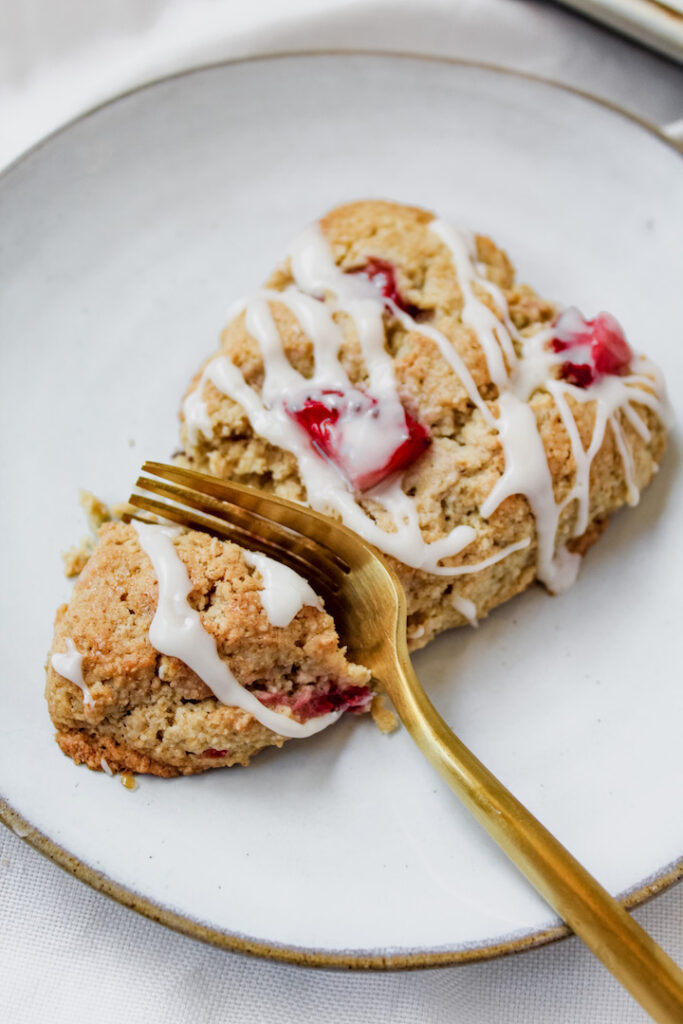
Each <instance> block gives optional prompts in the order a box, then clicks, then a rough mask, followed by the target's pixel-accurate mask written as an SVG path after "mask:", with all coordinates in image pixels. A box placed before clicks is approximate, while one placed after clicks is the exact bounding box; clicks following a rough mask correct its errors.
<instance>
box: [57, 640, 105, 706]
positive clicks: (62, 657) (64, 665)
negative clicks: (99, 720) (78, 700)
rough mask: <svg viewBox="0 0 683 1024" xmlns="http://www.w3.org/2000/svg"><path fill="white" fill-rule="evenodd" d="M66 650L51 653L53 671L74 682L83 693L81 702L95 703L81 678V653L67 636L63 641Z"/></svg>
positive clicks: (90, 704) (91, 704)
mask: <svg viewBox="0 0 683 1024" xmlns="http://www.w3.org/2000/svg"><path fill="white" fill-rule="evenodd" d="M64 643H65V644H66V651H63V652H62V653H61V654H60V653H56V654H53V655H52V659H51V664H52V667H53V669H54V670H55V672H59V674H60V676H64V678H65V679H68V680H69V682H71V683H75V684H76V686H78V687H80V689H81V692H82V693H83V703H84V704H85V705H86V707H92V706H93V705H94V703H95V701H94V700H93V696H92V694H91V692H90V690H89V689H88V686H87V684H86V682H85V680H84V679H83V655H82V654H79V652H78V651H77V650H76V645H75V643H74V642H73V640H71V639H70V638H69V637H67V638H66V639H65V641H64Z"/></svg>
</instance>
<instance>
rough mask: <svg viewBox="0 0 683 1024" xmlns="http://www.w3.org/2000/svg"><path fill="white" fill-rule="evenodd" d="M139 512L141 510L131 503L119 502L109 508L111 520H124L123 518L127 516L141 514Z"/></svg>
mask: <svg viewBox="0 0 683 1024" xmlns="http://www.w3.org/2000/svg"><path fill="white" fill-rule="evenodd" d="M139 512H140V510H139V509H137V508H135V506H134V505H131V504H130V503H129V502H127V501H118V502H117V503H116V504H115V505H110V507H109V513H110V516H109V518H110V519H123V517H124V516H126V515H134V514H135V513H138V514H139Z"/></svg>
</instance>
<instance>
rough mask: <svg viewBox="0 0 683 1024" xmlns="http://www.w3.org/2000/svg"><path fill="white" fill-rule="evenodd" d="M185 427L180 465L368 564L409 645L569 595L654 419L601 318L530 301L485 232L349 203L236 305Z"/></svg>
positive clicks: (660, 398)
mask: <svg viewBox="0 0 683 1024" xmlns="http://www.w3.org/2000/svg"><path fill="white" fill-rule="evenodd" d="M558 291H561V282H558ZM566 298H568V299H570V300H571V297H570V296H567V297H566ZM181 418H182V445H183V450H184V455H183V456H182V461H183V462H184V464H186V465H189V466H191V467H193V468H196V469H199V470H203V471H206V472H211V473H214V474H216V475H217V476H221V477H225V478H230V479H232V480H236V481H240V482H243V483H247V484H251V485H254V486H257V487H261V488H265V489H267V490H270V491H273V492H275V493H277V494H279V495H282V496H284V497H288V498H292V499H295V500H299V501H302V502H308V503H309V504H310V505H311V506H313V507H315V508H317V509H319V510H321V511H326V512H328V513H330V514H332V515H334V516H337V517H339V518H341V519H342V520H343V521H344V522H345V523H346V524H347V525H348V526H350V527H351V528H352V529H354V530H356V531H357V532H358V533H360V534H362V535H363V536H365V537H366V539H368V540H370V541H371V542H372V543H374V544H375V545H376V546H377V547H378V548H379V549H380V550H382V551H383V552H384V553H385V554H386V555H387V556H388V557H389V558H390V559H391V561H392V563H393V565H394V567H395V568H396V570H397V571H398V573H399V575H400V578H401V580H402V582H403V585H404V587H405V590H406V594H407V599H408V611H409V641H410V643H411V645H412V646H413V647H414V648H417V647H420V646H422V645H424V644H426V643H427V642H428V641H429V640H430V639H431V638H432V637H433V636H434V635H435V634H436V633H438V632H439V631H441V630H444V629H446V628H448V627H451V626H458V625H462V624H464V623H465V622H467V621H474V620H475V619H477V618H481V617H483V616H485V615H486V614H487V612H488V611H490V610H491V609H492V608H494V607H495V606H496V605H498V604H500V603H501V602H502V601H505V600H507V599H508V598H510V597H513V596H514V595H515V594H517V593H519V592H520V591H522V590H524V589H525V588H526V587H528V586H529V585H530V584H531V583H532V582H533V581H534V580H536V579H538V580H540V581H541V582H543V583H544V584H545V585H546V586H547V588H548V589H549V590H550V591H552V592H555V593H558V592H561V591H562V590H564V589H566V587H567V586H569V585H570V584H571V583H572V582H573V581H574V579H575V578H576V574H577V571H578V567H579V564H580V561H581V556H582V555H583V554H584V553H585V551H586V550H587V548H588V547H589V546H590V545H591V544H592V543H593V542H594V541H595V540H596V538H597V537H598V536H599V534H600V532H601V531H602V529H603V527H604V526H605V524H606V522H607V519H608V517H609V516H610V515H612V513H614V512H615V511H616V510H617V509H619V508H620V507H621V506H623V505H625V504H635V503H636V502H637V500H638V497H639V494H640V491H641V490H642V488H643V487H645V486H646V485H647V484H648V483H649V481H650V480H651V479H652V476H653V474H654V473H655V472H656V470H657V467H658V465H659V462H660V460H661V458H662V455H663V452H664V448H665V441H666V419H667V413H666V400H665V395H664V390H663V385H662V384H661V381H660V378H659V374H658V372H657V370H656V368H655V367H654V366H653V364H651V363H650V362H649V361H648V360H647V359H646V358H645V357H643V356H640V355H636V354H635V353H634V352H633V351H632V349H631V347H630V345H629V344H628V342H627V341H626V338H625V336H624V333H623V330H622V328H621V327H620V325H619V324H618V323H617V321H616V320H615V319H614V317H612V316H610V315H609V314H607V313H600V314H598V315H597V316H594V317H593V318H592V319H584V317H583V316H582V315H581V314H580V313H579V312H578V310H576V309H574V308H571V307H570V308H568V309H562V308H561V307H559V306H558V305H556V304H555V303H554V302H551V301H548V300H546V299H543V298H541V297H539V296H538V295H537V294H536V293H535V292H534V291H532V289H531V288H529V287H527V286H526V285H521V284H519V283H517V281H516V279H515V272H514V270H513V267H512V265H511V263H510V261H509V259H508V257H507V256H506V254H505V253H504V252H503V251H501V249H499V248H498V247H497V246H496V245H495V244H494V243H493V242H492V241H491V240H490V239H489V238H486V237H482V236H472V235H469V234H468V233H467V232H463V231H458V230H456V229H454V228H453V227H451V226H450V225H448V224H446V223H444V222H443V221H440V220H437V219H436V218H435V217H434V216H433V215H432V214H431V213H429V212H427V211H424V210H421V209H416V208H413V207H408V206H401V205H398V204H395V203H389V202H380V201H365V202H356V203H351V204H349V205H347V206H342V207H340V208H338V209H335V210H333V211H332V212H331V213H329V214H328V215H327V216H325V217H323V218H322V220H321V221H320V222H318V223H317V224H314V225H313V226H311V227H310V228H309V229H308V230H307V231H306V232H304V234H303V235H302V236H301V237H300V238H299V239H298V240H297V241H296V242H295V243H294V245H293V246H292V248H291V250H290V252H289V255H288V257H287V259H286V260H285V261H284V263H283V264H282V265H281V266H280V268H279V269H278V270H276V271H275V273H274V274H273V275H272V276H271V278H270V279H269V281H268V282H267V284H266V286H265V288H264V289H263V290H262V291H261V292H259V293H257V294H256V295H254V296H252V297H251V298H250V299H248V300H245V301H243V302H242V303H240V304H238V305H237V306H236V309H235V315H234V316H233V318H232V319H231V320H230V322H229V323H228V325H227V327H226V328H225V330H224V332H223V335H222V339H221V347H220V350H219V352H218V353H217V354H216V355H214V356H213V357H212V358H211V359H210V360H208V362H207V363H206V364H205V365H204V367H203V368H202V369H201V370H200V372H198V374H197V376H196V377H195V378H194V380H193V381H192V384H191V386H190V389H189V391H188V393H187V395H186V398H185V401H184V405H183V412H182V417H181Z"/></svg>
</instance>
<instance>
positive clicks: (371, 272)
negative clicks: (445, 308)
mask: <svg viewBox="0 0 683 1024" xmlns="http://www.w3.org/2000/svg"><path fill="white" fill-rule="evenodd" d="M354 273H357V274H365V276H366V277H368V278H369V279H370V280H371V281H372V283H373V284H374V285H375V287H376V288H378V290H379V291H380V292H381V293H382V295H383V296H384V298H385V299H389V301H390V302H393V303H395V304H396V305H397V306H398V308H399V309H401V310H403V312H404V313H407V314H408V316H412V317H414V316H416V315H417V314H418V313H419V312H420V309H419V308H418V307H417V306H413V305H411V304H410V303H409V302H406V300H405V299H404V298H403V296H402V295H401V292H400V291H399V287H398V283H397V281H396V268H395V267H394V266H393V265H392V264H391V263H389V262H388V261H387V260H381V259H379V258H378V257H373V258H372V259H370V260H368V262H367V263H366V264H365V266H364V267H363V269H362V270H357V271H354Z"/></svg>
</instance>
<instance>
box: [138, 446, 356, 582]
mask: <svg viewBox="0 0 683 1024" xmlns="http://www.w3.org/2000/svg"><path fill="white" fill-rule="evenodd" d="M142 471H143V472H145V473H151V474H152V475H154V476H158V477H162V478H163V479H165V480H170V481H173V482H175V483H178V484H181V485H189V486H190V487H196V488H197V490H199V491H200V492H201V493H202V494H208V495H211V496H213V497H216V498H218V499H219V500H221V501H228V502H230V503H231V504H234V505H238V506H239V507H240V508H242V509H247V510H248V511H250V512H256V513H257V514H260V515H262V516H264V517H267V518H269V519H272V520H273V522H276V523H279V524H280V525H281V526H285V527H287V529H290V530H294V531H295V532H296V533H299V534H301V535H304V536H306V537H307V538H310V539H311V540H314V541H315V542H316V543H317V544H318V545H320V547H322V548H325V550H326V554H327V557H328V558H329V559H330V560H332V561H334V562H335V563H336V564H338V565H340V566H341V567H343V568H344V569H345V570H348V569H349V567H350V566H353V565H354V564H356V563H357V562H358V556H359V552H360V551H361V550H362V548H363V542H362V541H360V539H359V537H358V536H357V535H356V534H354V533H352V532H351V531H350V530H348V529H347V528H346V527H345V526H342V525H341V524H340V523H336V522H335V521H334V520H333V519H330V518H329V516H324V515H322V514H321V513H320V512H314V511H313V509H309V508H303V507H302V506H301V505H298V504H297V503H296V502H294V501H289V500H288V499H287V498H279V497H275V496H274V495H270V494H265V493H264V492H263V491H260V490H257V489H256V488H254V487H247V486H246V485H245V484H235V483H232V481H229V480H222V479H219V478H218V477H215V476H210V475H209V474H207V473H199V472H198V471H197V470H194V469H185V468H183V467H182V466H169V465H166V464H164V463H160V462H145V463H144V465H143V467H142ZM302 516H305V524H303V523H302Z"/></svg>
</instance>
